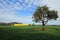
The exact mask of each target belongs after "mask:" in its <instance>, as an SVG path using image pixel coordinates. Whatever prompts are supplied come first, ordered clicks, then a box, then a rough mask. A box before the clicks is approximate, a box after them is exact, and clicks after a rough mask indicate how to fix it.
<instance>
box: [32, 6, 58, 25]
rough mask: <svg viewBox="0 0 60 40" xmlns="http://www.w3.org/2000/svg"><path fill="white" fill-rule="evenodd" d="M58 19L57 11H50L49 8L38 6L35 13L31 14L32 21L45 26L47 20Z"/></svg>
mask: <svg viewBox="0 0 60 40" xmlns="http://www.w3.org/2000/svg"><path fill="white" fill-rule="evenodd" d="M57 18H58V12H57V10H50V9H49V7H47V6H46V5H45V6H38V7H37V9H36V11H35V12H34V14H33V21H35V22H42V25H45V24H46V23H47V22H48V20H51V19H53V20H56V19H57Z"/></svg>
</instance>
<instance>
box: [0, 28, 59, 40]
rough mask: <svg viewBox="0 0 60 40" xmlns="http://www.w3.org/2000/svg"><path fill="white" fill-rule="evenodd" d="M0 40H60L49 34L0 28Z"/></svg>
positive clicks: (56, 36)
mask: <svg viewBox="0 0 60 40" xmlns="http://www.w3.org/2000/svg"><path fill="white" fill-rule="evenodd" d="M0 40H60V36H58V35H52V34H49V33H26V32H25V33H21V32H17V31H14V30H13V31H11V30H6V29H2V28H0Z"/></svg>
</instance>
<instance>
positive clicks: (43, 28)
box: [42, 20, 45, 30]
mask: <svg viewBox="0 0 60 40" xmlns="http://www.w3.org/2000/svg"><path fill="white" fill-rule="evenodd" d="M44 26H45V24H44V20H42V30H45V27H44Z"/></svg>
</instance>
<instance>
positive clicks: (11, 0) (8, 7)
mask: <svg viewBox="0 0 60 40" xmlns="http://www.w3.org/2000/svg"><path fill="white" fill-rule="evenodd" d="M43 5H47V6H48V7H49V8H50V9H55V10H57V11H58V15H59V18H58V19H57V21H54V20H51V21H49V22H48V24H55V25H56V24H57V25H60V8H59V7H60V0H0V22H20V23H26V24H32V23H33V22H32V14H33V13H34V12H35V10H36V8H37V6H43Z"/></svg>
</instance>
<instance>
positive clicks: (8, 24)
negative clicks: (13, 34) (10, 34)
mask: <svg viewBox="0 0 60 40" xmlns="http://www.w3.org/2000/svg"><path fill="white" fill-rule="evenodd" d="M14 24H22V23H18V22H11V23H3V22H0V26H11V25H14Z"/></svg>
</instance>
